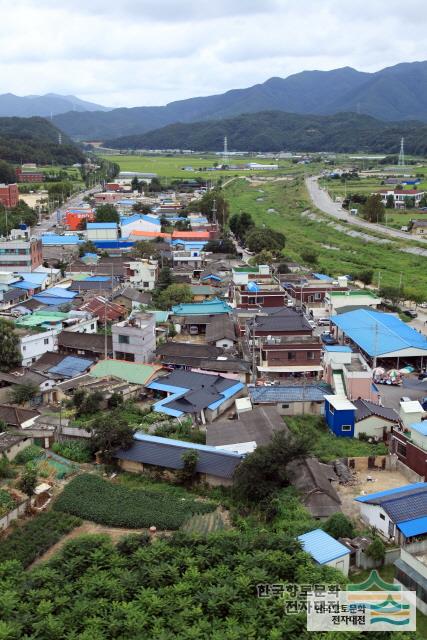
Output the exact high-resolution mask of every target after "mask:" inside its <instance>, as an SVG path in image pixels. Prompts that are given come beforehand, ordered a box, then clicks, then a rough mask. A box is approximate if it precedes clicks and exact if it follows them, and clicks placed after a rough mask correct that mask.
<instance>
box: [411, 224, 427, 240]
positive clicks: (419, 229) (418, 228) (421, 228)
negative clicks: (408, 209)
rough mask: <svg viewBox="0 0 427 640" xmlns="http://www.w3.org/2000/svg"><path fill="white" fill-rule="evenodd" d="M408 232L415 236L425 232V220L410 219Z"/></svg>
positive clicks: (426, 225)
mask: <svg viewBox="0 0 427 640" xmlns="http://www.w3.org/2000/svg"><path fill="white" fill-rule="evenodd" d="M410 232H411V233H412V235H415V236H422V235H424V234H427V220H411V224H410Z"/></svg>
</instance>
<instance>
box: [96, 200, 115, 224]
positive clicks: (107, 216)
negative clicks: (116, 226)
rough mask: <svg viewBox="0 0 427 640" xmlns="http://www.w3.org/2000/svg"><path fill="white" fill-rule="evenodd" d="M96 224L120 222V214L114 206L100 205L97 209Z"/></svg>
mask: <svg viewBox="0 0 427 640" xmlns="http://www.w3.org/2000/svg"><path fill="white" fill-rule="evenodd" d="M95 220H96V222H117V223H119V222H120V216H119V212H118V211H117V209H116V207H115V206H114V205H112V204H100V205H99V206H98V207H96V212H95Z"/></svg>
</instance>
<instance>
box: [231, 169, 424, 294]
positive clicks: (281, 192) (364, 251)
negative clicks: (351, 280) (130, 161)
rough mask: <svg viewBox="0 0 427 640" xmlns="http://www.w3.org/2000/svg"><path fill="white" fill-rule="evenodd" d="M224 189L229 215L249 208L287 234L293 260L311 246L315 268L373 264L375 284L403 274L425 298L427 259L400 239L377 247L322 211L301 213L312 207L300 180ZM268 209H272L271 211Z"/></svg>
mask: <svg viewBox="0 0 427 640" xmlns="http://www.w3.org/2000/svg"><path fill="white" fill-rule="evenodd" d="M225 192H226V196H227V199H228V200H229V201H230V212H231V213H235V212H239V211H247V212H248V213H250V214H251V215H252V216H253V218H254V220H255V221H256V223H257V224H258V225H263V224H264V225H265V226H267V227H271V228H273V229H275V230H276V231H281V232H283V233H284V234H285V236H286V247H285V250H284V253H285V255H286V256H289V257H290V258H291V259H293V260H297V261H300V260H301V251H302V250H303V249H304V248H310V249H313V250H314V251H316V252H317V254H318V264H317V265H316V266H315V270H316V271H321V272H324V273H329V274H331V275H334V276H337V275H340V274H341V275H342V274H347V273H351V272H355V271H358V270H362V269H366V268H368V267H369V268H371V269H373V270H374V283H376V282H377V281H378V274H379V272H380V271H381V283H382V284H383V285H396V284H398V282H399V278H400V273H401V272H402V273H403V286H404V287H405V288H406V289H408V290H409V289H411V288H412V289H416V290H417V291H420V290H421V291H422V292H423V294H424V295H425V299H426V300H427V272H426V270H425V269H423V268H422V267H423V265H424V264H425V262H426V259H425V258H422V257H420V256H415V255H411V254H405V253H402V252H401V251H399V250H398V247H399V243H398V242H392V243H390V244H388V245H378V244H374V243H370V242H366V241H365V240H363V239H359V238H353V237H350V236H348V235H346V234H345V233H344V232H341V231H337V230H336V229H334V227H333V226H331V221H330V219H329V218H328V217H327V216H325V215H324V214H321V213H319V218H318V220H310V219H309V218H308V216H306V215H301V214H302V213H303V212H304V211H305V210H311V211H313V207H312V205H311V202H310V201H309V198H308V194H307V192H306V189H305V185H304V183H303V180H302V178H298V179H297V180H295V181H293V182H290V181H280V182H279V181H278V182H273V183H267V184H263V185H262V186H261V187H260V186H251V185H250V184H249V183H248V182H247V181H245V180H235V181H234V182H232V183H231V184H230V185H228V186H227V187H226V189H225ZM269 209H274V212H273V213H269V212H268V210H269ZM332 224H336V223H335V222H332ZM342 224H343V223H342ZM344 226H345V225H344ZM371 235H375V233H372V234H371ZM403 243H404V241H402V244H403ZM408 246H409V244H408ZM411 246H412V245H411ZM313 268H314V267H313Z"/></svg>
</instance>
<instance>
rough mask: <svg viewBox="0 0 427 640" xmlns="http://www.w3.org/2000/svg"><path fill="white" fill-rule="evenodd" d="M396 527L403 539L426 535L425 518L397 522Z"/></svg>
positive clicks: (426, 517) (426, 525)
mask: <svg viewBox="0 0 427 640" xmlns="http://www.w3.org/2000/svg"><path fill="white" fill-rule="evenodd" d="M397 526H398V528H399V529H400V530H401V532H402V533H403V535H404V536H405V538H410V537H411V536H422V535H423V534H425V533H427V516H423V517H421V518H415V520H407V521H406V522H399V524H398V525H397Z"/></svg>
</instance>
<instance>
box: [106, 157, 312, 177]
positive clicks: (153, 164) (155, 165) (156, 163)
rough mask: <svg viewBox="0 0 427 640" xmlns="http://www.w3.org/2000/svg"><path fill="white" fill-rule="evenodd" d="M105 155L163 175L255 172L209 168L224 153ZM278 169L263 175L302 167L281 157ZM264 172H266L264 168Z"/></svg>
mask: <svg viewBox="0 0 427 640" xmlns="http://www.w3.org/2000/svg"><path fill="white" fill-rule="evenodd" d="M101 157H102V158H104V159H106V160H109V161H110V162H115V163H117V164H119V165H120V169H121V170H122V171H141V172H146V173H157V175H158V176H159V178H180V179H182V180H189V179H191V178H204V179H206V180H212V181H215V180H217V179H218V178H232V177H233V176H235V175H247V176H249V175H252V174H253V173H256V172H254V171H247V170H242V171H237V170H236V171H234V170H232V171H207V170H206V168H207V167H212V166H213V163H214V162H217V163H218V164H221V163H222V157H221V156H216V155H198V154H194V155H191V156H188V155H174V156H155V155H147V156H142V155H141V156H140V155H103V156H101ZM229 162H230V163H232V164H236V165H240V164H245V163H247V162H259V163H262V164H277V163H276V161H275V160H272V159H271V158H268V159H265V158H256V157H253V156H245V157H236V158H230V160H229ZM278 164H279V169H278V170H277V171H265V173H263V175H265V176H267V177H268V176H271V175H279V174H283V173H295V172H297V171H301V168H300V167H297V165H295V164H292V162H291V161H290V160H280V161H279V162H278ZM183 167H193V169H194V171H184V170H183ZM261 173H262V172H261Z"/></svg>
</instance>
